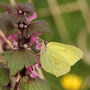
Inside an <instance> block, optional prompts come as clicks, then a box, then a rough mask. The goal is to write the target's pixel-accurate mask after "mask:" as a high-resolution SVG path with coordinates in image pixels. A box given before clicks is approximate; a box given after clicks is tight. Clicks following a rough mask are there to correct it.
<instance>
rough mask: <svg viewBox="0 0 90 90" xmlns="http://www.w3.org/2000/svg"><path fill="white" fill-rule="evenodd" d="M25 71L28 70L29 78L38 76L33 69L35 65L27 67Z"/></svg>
mask: <svg viewBox="0 0 90 90" xmlns="http://www.w3.org/2000/svg"><path fill="white" fill-rule="evenodd" d="M27 71H28V72H30V77H31V78H35V77H38V76H39V75H38V74H37V73H36V71H35V65H33V66H30V67H28V68H27Z"/></svg>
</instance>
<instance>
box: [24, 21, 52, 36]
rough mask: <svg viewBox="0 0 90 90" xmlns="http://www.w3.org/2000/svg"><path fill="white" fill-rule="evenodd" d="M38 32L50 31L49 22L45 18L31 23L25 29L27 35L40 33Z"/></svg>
mask: <svg viewBox="0 0 90 90" xmlns="http://www.w3.org/2000/svg"><path fill="white" fill-rule="evenodd" d="M38 32H50V28H49V26H48V23H47V22H45V21H43V20H39V21H36V22H34V23H31V24H30V25H29V26H28V27H27V30H26V31H25V35H26V37H29V36H30V35H32V34H33V33H38Z"/></svg>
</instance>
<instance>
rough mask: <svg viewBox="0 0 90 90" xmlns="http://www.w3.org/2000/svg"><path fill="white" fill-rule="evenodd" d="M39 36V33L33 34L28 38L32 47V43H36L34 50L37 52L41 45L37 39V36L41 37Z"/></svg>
mask: <svg viewBox="0 0 90 90" xmlns="http://www.w3.org/2000/svg"><path fill="white" fill-rule="evenodd" d="M41 34H42V33H41V32H39V33H36V34H33V35H31V38H30V45H33V44H34V43H36V49H37V50H40V49H41V45H40V43H39V42H38V39H39V37H38V36H39V35H41Z"/></svg>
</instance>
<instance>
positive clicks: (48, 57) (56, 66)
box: [40, 42, 83, 77]
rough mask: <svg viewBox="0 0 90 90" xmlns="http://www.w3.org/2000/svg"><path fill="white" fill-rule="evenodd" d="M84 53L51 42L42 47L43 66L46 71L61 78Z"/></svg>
mask: <svg viewBox="0 0 90 90" xmlns="http://www.w3.org/2000/svg"><path fill="white" fill-rule="evenodd" d="M82 56H83V53H82V52H81V51H80V49H78V48H76V47H74V46H70V45H65V44H61V43H56V42H51V43H48V44H47V47H45V45H44V44H43V45H42V50H41V56H40V60H41V64H42V67H43V69H44V70H45V71H47V72H50V73H52V74H54V75H55V76H57V77H59V76H62V75H64V74H66V73H68V72H69V71H70V66H72V65H73V64H75V63H76V62H77V61H78V60H79V59H80V58H81V57H82Z"/></svg>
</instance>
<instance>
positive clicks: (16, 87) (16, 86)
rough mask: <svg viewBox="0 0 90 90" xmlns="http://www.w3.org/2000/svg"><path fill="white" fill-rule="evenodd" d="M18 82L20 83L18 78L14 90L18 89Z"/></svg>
mask: <svg viewBox="0 0 90 90" xmlns="http://www.w3.org/2000/svg"><path fill="white" fill-rule="evenodd" d="M19 83H20V80H19V82H16V84H15V87H14V90H18V86H19Z"/></svg>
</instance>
